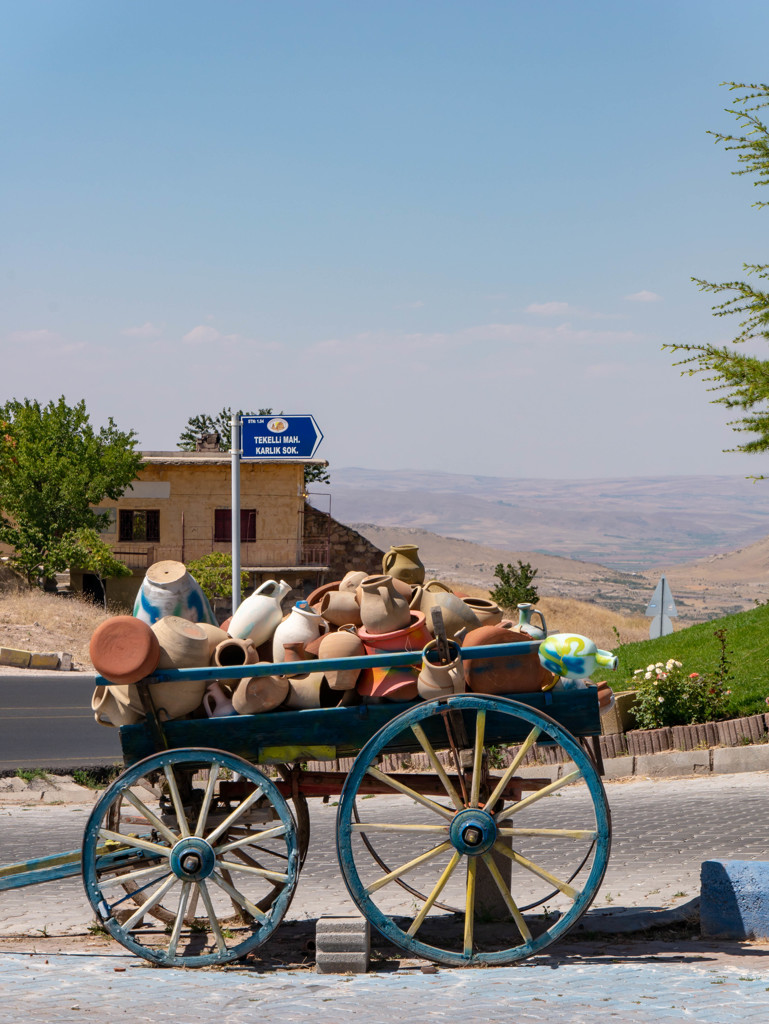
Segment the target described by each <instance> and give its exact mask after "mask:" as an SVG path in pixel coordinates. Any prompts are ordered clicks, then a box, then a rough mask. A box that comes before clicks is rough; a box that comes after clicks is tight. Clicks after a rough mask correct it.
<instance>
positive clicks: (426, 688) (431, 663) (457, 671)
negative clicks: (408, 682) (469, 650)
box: [417, 640, 465, 700]
mask: <svg viewBox="0 0 769 1024" xmlns="http://www.w3.org/2000/svg"><path fill="white" fill-rule="evenodd" d="M437 644H438V641H437V640H431V641H430V643H429V644H427V646H426V647H425V649H424V654H423V655H422V668H421V671H420V673H419V678H418V679H417V689H418V690H419V696H420V697H421V698H422V699H423V700H430V699H431V698H432V697H447V696H448V695H449V694H452V693H464V692H465V673H464V669H463V667H462V655H461V654H460V648H459V645H458V644H456V643H454V642H453V641H451V640H449V650H450V651H451V655H452V660H451V661H450V662H449V663H448V664H447V665H441V664H440V663H439V662H438V661H437V660H434V659H436V657H437V655H436V647H437ZM431 659H433V660H431Z"/></svg>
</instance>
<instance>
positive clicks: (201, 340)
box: [182, 324, 282, 352]
mask: <svg viewBox="0 0 769 1024" xmlns="http://www.w3.org/2000/svg"><path fill="white" fill-rule="evenodd" d="M182 341H183V342H184V343H185V344H186V345H247V346H248V347H249V348H250V349H256V350H258V351H260V352H266V351H272V350H274V349H279V348H281V347H282V346H281V344H280V342H277V341H259V340H257V339H256V338H247V337H246V336H245V335H244V334H223V333H222V331H219V330H217V329H216V327H210V326H209V325H208V324H198V325H197V327H193V328H192V330H191V331H187V333H186V334H185V335H183V337H182Z"/></svg>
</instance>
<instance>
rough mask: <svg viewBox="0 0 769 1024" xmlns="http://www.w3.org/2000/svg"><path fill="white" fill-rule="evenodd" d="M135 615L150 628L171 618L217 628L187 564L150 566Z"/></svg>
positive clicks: (159, 563)
mask: <svg viewBox="0 0 769 1024" xmlns="http://www.w3.org/2000/svg"><path fill="white" fill-rule="evenodd" d="M133 614H134V617H135V618H137V619H141V620H142V621H143V622H146V623H148V625H150V626H152V625H154V624H155V623H156V622H158V620H160V619H164V618H166V617H167V616H169V615H177V616H179V617H180V618H182V619H189V621H190V622H210V623H211V625H212V626H216V625H217V621H216V616H215V615H214V613H213V611H212V610H211V605H210V604H209V603H208V598H207V597H206V595H205V594H204V593H203V591H202V590H201V589H200V586H199V585H198V582H197V580H196V579H194V577H192V576H191V575H190V574H189V573H188V572H187V567H186V566H185V564H184V562H174V561H170V560H169V561H164V562H155V563H154V564H153V565H151V566H150V567H149V569H148V570H147V573H146V575H145V577H144V579H143V580H142V584H141V586H140V587H139V593H138V594H137V595H136V600H135V601H134V609H133Z"/></svg>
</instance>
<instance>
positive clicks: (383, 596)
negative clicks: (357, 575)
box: [358, 576, 411, 633]
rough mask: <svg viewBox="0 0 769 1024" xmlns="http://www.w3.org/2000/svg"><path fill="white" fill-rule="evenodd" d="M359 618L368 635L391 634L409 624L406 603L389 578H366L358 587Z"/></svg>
mask: <svg viewBox="0 0 769 1024" xmlns="http://www.w3.org/2000/svg"><path fill="white" fill-rule="evenodd" d="M358 603H359V604H360V617H361V621H362V623H363V626H364V628H365V629H366V630H367V632H369V633H392V632H394V631H395V630H399V629H403V628H404V627H407V626H408V625H409V623H410V622H411V616H410V614H409V604H408V601H407V600H406V599H405V597H403V596H402V595H401V594H399V593H398V590H397V588H396V586H395V584H394V582H393V579H392V577H390V576H367V577H366V578H365V580H363V582H362V583H361V585H360V586H359V587H358Z"/></svg>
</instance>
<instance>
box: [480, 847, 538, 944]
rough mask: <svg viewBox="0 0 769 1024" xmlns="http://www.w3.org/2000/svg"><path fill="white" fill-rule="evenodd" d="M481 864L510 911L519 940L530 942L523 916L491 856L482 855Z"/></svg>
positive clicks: (529, 933) (488, 854)
mask: <svg viewBox="0 0 769 1024" xmlns="http://www.w3.org/2000/svg"><path fill="white" fill-rule="evenodd" d="M483 863H484V864H485V865H486V867H487V868H488V870H489V874H490V875H491V877H492V878H493V879H494V882H495V884H496V886H497V889H499V891H500V893H501V894H502V899H503V900H504V901H505V903H506V905H507V909H508V910H509V911H510V914H511V916H512V918H513V920H514V921H515V924H516V927H517V928H518V931H519V932H520V933H521V938H522V939H523V941H524V942H531V932H530V931H529V926H528V925H527V924H526V921H525V920H524V917H523V914H522V913H521V912H520V910H519V909H518V906H517V904H516V902H515V900H514V899H513V896H512V893H511V892H510V890H509V889H508V887H507V885H506V883H505V880H504V878H503V877H502V873H501V872H500V870H499V868H498V867H497V865H496V863H495V861H494V858H493V857H492V856H491V854H490V853H484V855H483Z"/></svg>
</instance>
